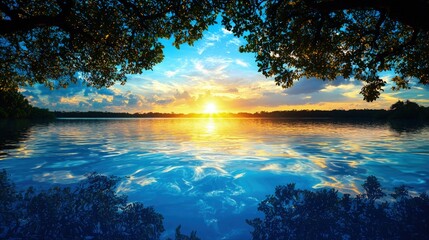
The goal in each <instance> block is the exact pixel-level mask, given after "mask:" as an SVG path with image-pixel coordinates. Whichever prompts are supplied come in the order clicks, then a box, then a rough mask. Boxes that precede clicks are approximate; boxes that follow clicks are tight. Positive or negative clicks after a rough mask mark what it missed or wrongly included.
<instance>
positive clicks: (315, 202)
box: [247, 176, 429, 239]
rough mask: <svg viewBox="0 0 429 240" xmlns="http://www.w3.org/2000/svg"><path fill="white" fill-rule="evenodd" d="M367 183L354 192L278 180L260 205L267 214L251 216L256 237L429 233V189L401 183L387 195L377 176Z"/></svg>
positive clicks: (390, 236) (389, 236)
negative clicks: (412, 189)
mask: <svg viewBox="0 0 429 240" xmlns="http://www.w3.org/2000/svg"><path fill="white" fill-rule="evenodd" d="M362 187H363V188H364V190H365V193H364V194H359V195H357V196H356V197H351V196H350V195H348V194H344V195H342V196H339V194H338V191H337V190H335V189H322V190H319V191H309V190H300V189H296V188H295V184H288V185H286V186H278V187H276V190H275V194H274V195H270V196H268V197H267V198H266V199H265V200H263V201H262V202H261V203H260V204H259V206H258V210H259V211H261V212H263V213H264V215H265V218H264V219H260V218H255V219H252V220H247V223H248V224H250V225H251V226H252V227H253V231H252V236H253V239H427V236H429V218H428V215H429V196H428V195H427V194H425V193H422V194H420V195H419V196H411V195H410V194H409V192H408V188H407V187H406V186H400V187H397V188H395V189H394V192H393V193H391V194H390V195H389V198H387V195H386V194H385V193H384V192H383V190H382V188H381V185H380V183H379V182H378V180H377V178H376V177H374V176H369V177H368V178H367V180H366V181H365V183H364V184H362Z"/></svg>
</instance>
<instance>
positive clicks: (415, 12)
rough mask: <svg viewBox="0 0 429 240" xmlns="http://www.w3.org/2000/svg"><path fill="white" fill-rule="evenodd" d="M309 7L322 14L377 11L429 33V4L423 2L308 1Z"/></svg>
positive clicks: (378, 0) (374, 0)
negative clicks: (346, 11) (347, 11)
mask: <svg viewBox="0 0 429 240" xmlns="http://www.w3.org/2000/svg"><path fill="white" fill-rule="evenodd" d="M307 2H308V5H309V6H310V7H313V8H314V9H316V10H318V11H320V12H327V13H330V12H334V11H341V10H371V9H372V10H377V11H380V12H383V11H384V12H386V14H387V15H388V16H389V17H390V18H391V19H393V20H395V21H399V22H401V23H403V24H405V25H408V26H410V27H412V28H414V29H422V30H424V31H429V14H428V13H429V3H428V2H427V1H423V0H408V1H407V2H406V3H404V2H403V1H400V0H389V1H387V0H358V1H357V0H322V1H320V2H318V3H314V1H312V0H307Z"/></svg>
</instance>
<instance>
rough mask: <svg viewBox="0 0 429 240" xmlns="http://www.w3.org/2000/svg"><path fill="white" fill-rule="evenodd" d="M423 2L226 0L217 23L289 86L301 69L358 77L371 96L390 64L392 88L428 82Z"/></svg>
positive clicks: (428, 5)
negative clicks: (219, 20)
mask: <svg viewBox="0 0 429 240" xmlns="http://www.w3.org/2000/svg"><path fill="white" fill-rule="evenodd" d="M428 13H429V2H428V1H425V0H410V1H406V2H404V1H398V0H388V1H385V0H360V1H355V0H288V1H280V0H266V1H265V0H261V1H253V4H250V2H249V1H231V2H230V5H229V6H228V7H227V9H226V11H225V18H224V19H223V22H224V24H225V25H226V26H227V27H228V29H230V30H232V31H233V32H234V33H235V34H236V35H237V36H244V38H245V39H246V40H247V44H246V45H245V46H242V47H241V49H240V50H241V51H242V52H253V53H256V61H257V63H258V66H259V70H260V71H261V72H262V73H263V74H264V75H265V76H267V77H274V78H275V81H276V84H277V85H281V86H282V87H284V88H288V87H291V86H292V85H293V83H294V81H296V80H299V79H300V78H302V77H317V78H321V79H323V80H334V79H336V78H337V77H338V76H343V77H345V78H351V77H353V78H355V79H357V80H360V81H363V82H364V86H363V87H362V90H361V94H362V95H363V98H364V100H366V101H374V100H376V99H377V98H378V97H379V96H380V93H381V92H382V91H383V88H384V87H385V85H386V81H385V80H383V79H381V78H380V76H379V73H380V72H382V71H390V70H393V71H394V72H395V73H396V75H395V76H394V77H393V78H392V79H390V80H391V81H392V82H393V83H394V87H393V89H394V90H400V89H407V88H409V83H410V80H411V79H413V78H415V79H418V81H419V83H421V84H429V41H428V40H429V14H428Z"/></svg>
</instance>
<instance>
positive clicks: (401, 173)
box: [0, 118, 429, 239]
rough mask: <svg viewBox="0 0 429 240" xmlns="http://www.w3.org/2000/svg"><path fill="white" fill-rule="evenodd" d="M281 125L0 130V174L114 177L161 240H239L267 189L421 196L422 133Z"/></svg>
mask: <svg viewBox="0 0 429 240" xmlns="http://www.w3.org/2000/svg"><path fill="white" fill-rule="evenodd" d="M412 126H413V127H414V128H409V127H403V126H402V125H391V124H386V123H370V122H363V123H362V122H334V121H330V120H290V119H289V120H288V119H216V118H212V119H59V120H57V121H55V122H51V123H44V124H30V123H19V122H4V121H3V122H0V128H1V129H2V131H1V133H0V169H2V168H4V169H7V171H8V172H9V173H10V174H11V178H12V180H13V181H15V182H16V184H17V186H18V187H20V188H25V187H28V186H30V185H36V186H39V187H41V188H43V187H48V186H51V185H52V184H71V183H75V182H77V181H79V180H81V179H83V178H84V175H85V174H86V173H89V172H94V171H96V172H98V173H102V174H107V175H117V176H120V177H124V179H123V181H122V182H121V184H120V186H119V189H118V190H119V191H120V192H121V193H124V194H127V195H128V196H129V200H130V201H141V202H143V203H145V205H151V206H154V207H155V209H156V210H157V211H158V212H160V213H161V214H163V216H164V218H165V220H164V225H165V227H166V229H167V231H166V233H165V235H166V236H170V237H173V236H174V235H173V234H174V229H175V227H176V226H178V225H179V224H181V225H182V230H183V232H189V231H190V230H192V229H194V230H197V233H198V235H199V236H201V237H203V238H204V239H248V238H250V234H249V231H250V230H251V228H250V227H249V226H247V225H246V223H245V219H246V218H254V217H257V216H259V215H258V212H257V204H258V203H259V202H260V201H261V200H263V199H264V198H265V196H266V195H268V194H272V193H273V191H274V188H275V186H277V185H281V184H287V183H290V182H295V183H296V184H297V187H299V188H305V189H317V188H323V187H335V188H337V189H339V190H340V191H341V192H345V193H351V194H357V193H359V192H360V191H362V188H361V186H360V185H361V184H362V183H363V181H364V179H365V178H366V177H367V176H368V175H375V176H377V177H378V178H379V180H380V182H381V183H382V185H383V186H385V187H386V188H390V189H391V188H392V187H393V186H398V185H400V184H406V185H409V186H412V187H413V189H412V191H415V192H424V191H427V190H428V189H429V143H428V141H427V139H429V138H428V137H429V128H428V127H425V126H421V127H416V126H415V125H412Z"/></svg>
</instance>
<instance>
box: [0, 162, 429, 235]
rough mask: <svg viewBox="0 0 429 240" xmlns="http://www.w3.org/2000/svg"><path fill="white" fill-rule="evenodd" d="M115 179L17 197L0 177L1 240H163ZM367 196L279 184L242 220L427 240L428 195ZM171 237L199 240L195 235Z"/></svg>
mask: <svg viewBox="0 0 429 240" xmlns="http://www.w3.org/2000/svg"><path fill="white" fill-rule="evenodd" d="M119 181H120V179H119V178H118V177H114V176H109V177H108V176H103V175H99V174H95V173H92V174H89V175H87V178H86V179H85V180H83V181H81V182H80V183H78V184H77V185H76V186H74V187H58V186H55V187H51V188H50V189H48V190H45V191H40V192H36V190H35V189H34V188H32V187H30V188H28V189H27V190H26V191H25V192H18V191H17V190H16V189H15V185H14V184H13V183H12V182H11V181H10V179H9V178H8V175H7V173H6V171H4V170H3V171H2V172H0V189H1V191H0V213H1V214H0V238H2V239H41V238H43V239H160V238H161V234H162V233H163V231H164V227H163V216H162V215H161V214H159V213H157V212H156V211H155V210H154V209H153V208H152V207H145V206H144V205H143V204H142V203H129V202H127V197H126V196H124V195H118V194H117V193H116V186H117V184H118V182H119ZM362 187H363V189H364V190H365V193H364V194H359V195H357V196H355V197H351V196H350V195H348V194H344V195H341V196H339V194H338V191H337V190H335V189H323V190H319V191H310V190H300V189H296V188H295V184H288V185H285V186H278V187H277V188H276V190H275V194H274V195H270V196H267V198H266V199H265V200H263V201H262V202H261V203H260V204H259V207H258V210H259V211H261V212H263V213H264V214H265V218H264V219H260V218H255V219H252V220H246V222H247V223H248V224H250V225H251V226H252V227H253V231H252V237H253V239H425V238H426V237H427V236H428V234H429V219H428V218H427V216H428V214H429V196H428V195H427V194H425V193H422V194H420V195H419V196H417V195H416V196H414V195H411V194H410V193H409V192H408V188H407V187H406V186H400V187H397V188H395V189H394V191H393V192H392V193H391V194H389V197H387V195H386V194H385V193H384V192H383V190H382V188H381V185H380V183H379V182H378V180H377V178H376V177H374V176H369V177H368V178H367V180H366V181H365V183H364V184H362ZM175 239H176V240H197V239H199V238H198V237H197V236H196V232H191V233H190V235H189V236H188V235H184V234H182V233H181V232H180V226H178V227H177V228H176V234H175Z"/></svg>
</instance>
